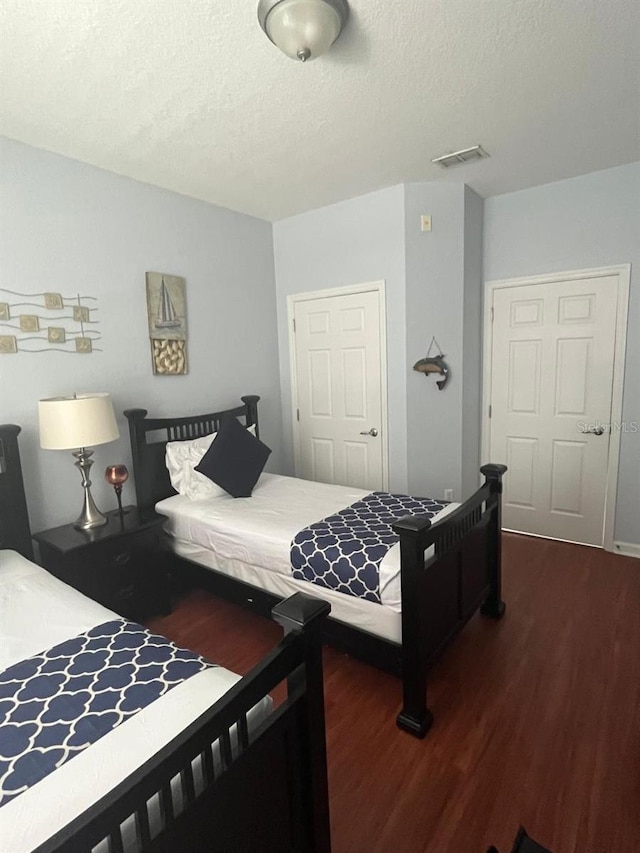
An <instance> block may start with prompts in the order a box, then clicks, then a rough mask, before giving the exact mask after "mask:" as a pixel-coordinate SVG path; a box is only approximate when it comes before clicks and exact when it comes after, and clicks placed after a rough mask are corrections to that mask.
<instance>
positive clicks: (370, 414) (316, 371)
mask: <svg viewBox="0 0 640 853" xmlns="http://www.w3.org/2000/svg"><path fill="white" fill-rule="evenodd" d="M382 298H383V293H382V292H381V291H380V290H371V291H365V292H357V293H350V294H344V295H333V296H326V297H321V298H317V299H302V300H299V301H298V300H296V301H295V302H294V303H293V318H294V330H295V331H294V349H295V359H294V366H295V374H296V375H295V381H294V383H293V387H294V393H295V395H296V399H295V400H294V406H295V410H296V411H295V418H296V422H295V424H294V431H296V432H297V442H296V444H297V454H296V475H297V476H298V477H302V478H303V479H308V480H317V481H321V482H325V483H338V484H341V485H348V486H355V487H358V488H363V489H381V488H383V487H384V486H385V461H386V460H385V448H386V441H385V440H384V439H385V438H386V437H385V436H384V429H385V426H386V423H383V420H384V412H383V408H384V407H383V387H382V383H383V380H384V376H383V371H382V364H383V361H384V359H383V340H382V333H381V299H382Z"/></svg>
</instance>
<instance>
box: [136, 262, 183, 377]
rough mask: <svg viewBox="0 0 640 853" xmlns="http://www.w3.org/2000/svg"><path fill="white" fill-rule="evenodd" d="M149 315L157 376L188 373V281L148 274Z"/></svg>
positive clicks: (152, 354) (160, 274) (152, 273)
mask: <svg viewBox="0 0 640 853" xmlns="http://www.w3.org/2000/svg"><path fill="white" fill-rule="evenodd" d="M146 278H147V314H148V322H149V338H150V339H151V360H152V366H153V372H154V373H156V374H160V375H165V376H180V375H184V374H185V373H186V372H187V310H186V283H185V280H184V278H181V277H180V276H177V275H169V274H168V273H159V272H148V273H147V276H146Z"/></svg>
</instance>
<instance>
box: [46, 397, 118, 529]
mask: <svg viewBox="0 0 640 853" xmlns="http://www.w3.org/2000/svg"><path fill="white" fill-rule="evenodd" d="M38 418H39V422H40V447H42V448H43V449H45V450H72V449H73V448H78V449H77V450H74V452H73V456H75V457H76V462H75V465H76V467H77V468H78V470H79V471H80V474H81V476H82V488H83V489H84V502H83V506H82V512H81V513H80V515H79V517H78V519H77V520H76V521H75V522H74V527H77V528H78V529H79V530H91V529H92V528H94V527H101V526H102V525H103V524H106V523H107V517H106V516H105V515H103V514H102V513H101V512H100V510H99V509H98V507H97V506H96V505H95V503H94V500H93V497H92V495H91V480H90V479H89V471H90V470H91V466H92V465H93V459H91V457H92V456H93V450H87V447H95V446H96V445H97V444H106V443H107V442H109V441H115V440H116V439H117V438H118V437H119V432H118V425H117V424H116V418H115V414H114V412H113V405H112V403H111V397H110V395H109V394H102V393H99V394H74V395H73V396H72V397H51V398H49V399H48V400H40V401H39V403H38Z"/></svg>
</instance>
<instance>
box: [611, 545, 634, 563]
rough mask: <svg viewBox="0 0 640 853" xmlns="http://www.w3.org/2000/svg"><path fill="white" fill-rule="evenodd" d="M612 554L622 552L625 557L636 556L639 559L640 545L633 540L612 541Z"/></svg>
mask: <svg viewBox="0 0 640 853" xmlns="http://www.w3.org/2000/svg"><path fill="white" fill-rule="evenodd" d="M613 552H614V554H624V556H625V557H636V558H637V559H639V560H640V545H635V544H634V543H633V542H614V543H613Z"/></svg>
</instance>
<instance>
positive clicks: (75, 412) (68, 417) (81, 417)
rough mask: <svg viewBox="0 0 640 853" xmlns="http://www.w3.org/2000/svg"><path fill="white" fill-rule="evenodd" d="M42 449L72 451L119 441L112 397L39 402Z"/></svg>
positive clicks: (52, 398)
mask: <svg viewBox="0 0 640 853" xmlns="http://www.w3.org/2000/svg"><path fill="white" fill-rule="evenodd" d="M38 420H39V422H40V447H42V448H44V449H45V450H72V449H74V448H76V447H77V448H80V447H95V446H96V445H97V444H106V443H107V442H108V441H115V440H116V439H117V438H118V437H119V432H118V425H117V423H116V417H115V414H114V412H113V404H112V403H111V396H110V395H109V394H78V395H77V396H76V397H50V398H49V399H48V400H40V401H39V402H38Z"/></svg>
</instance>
